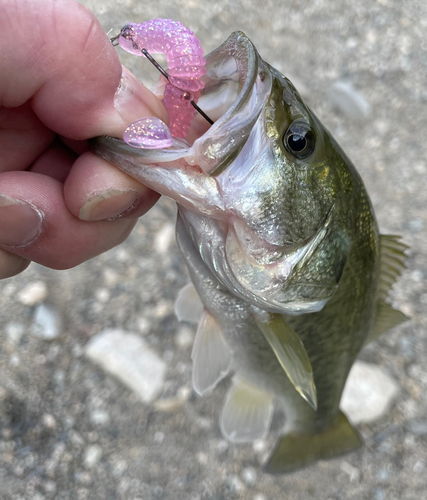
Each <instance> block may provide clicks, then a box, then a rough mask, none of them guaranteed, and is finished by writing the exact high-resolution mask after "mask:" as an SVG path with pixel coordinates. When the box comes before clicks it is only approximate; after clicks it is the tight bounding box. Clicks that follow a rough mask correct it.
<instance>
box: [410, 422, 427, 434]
mask: <svg viewBox="0 0 427 500" xmlns="http://www.w3.org/2000/svg"><path fill="white" fill-rule="evenodd" d="M406 428H407V429H408V431H409V432H412V434H417V435H418V436H425V435H427V422H409V424H408V425H407V426H406Z"/></svg>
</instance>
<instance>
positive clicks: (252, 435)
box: [220, 378, 273, 443]
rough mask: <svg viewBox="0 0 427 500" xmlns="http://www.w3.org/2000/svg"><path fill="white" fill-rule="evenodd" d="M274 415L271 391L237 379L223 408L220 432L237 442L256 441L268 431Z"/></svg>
mask: <svg viewBox="0 0 427 500" xmlns="http://www.w3.org/2000/svg"><path fill="white" fill-rule="evenodd" d="M272 414H273V397H272V396H271V394H268V393H266V392H263V391H261V390H259V389H258V388H256V387H254V386H253V385H251V384H248V383H246V382H243V381H242V380H239V379H237V378H236V379H235V380H234V382H233V385H232V387H231V388H230V390H229V392H228V394H227V397H226V400H225V404H224V408H223V409H222V413H221V418H220V427H221V431H222V433H223V435H224V436H225V437H226V438H227V439H229V440H230V441H233V442H235V443H247V442H251V441H255V440H256V439H261V438H263V437H264V436H265V435H266V434H267V432H268V429H269V428H270V423H271V418H272Z"/></svg>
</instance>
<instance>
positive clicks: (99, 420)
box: [90, 410, 110, 425]
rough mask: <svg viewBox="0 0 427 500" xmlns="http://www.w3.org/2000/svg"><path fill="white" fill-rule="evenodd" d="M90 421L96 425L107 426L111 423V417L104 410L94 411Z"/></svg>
mask: <svg viewBox="0 0 427 500" xmlns="http://www.w3.org/2000/svg"><path fill="white" fill-rule="evenodd" d="M90 421H91V422H92V423H93V424H95V425H107V424H109V423H110V415H108V413H107V412H106V411H103V410H93V411H91V413H90Z"/></svg>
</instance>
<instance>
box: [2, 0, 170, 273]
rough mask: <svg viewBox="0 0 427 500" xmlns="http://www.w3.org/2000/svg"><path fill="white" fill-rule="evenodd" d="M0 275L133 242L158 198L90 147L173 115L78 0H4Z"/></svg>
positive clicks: (63, 264)
mask: <svg viewBox="0 0 427 500" xmlns="http://www.w3.org/2000/svg"><path fill="white" fill-rule="evenodd" d="M1 10H2V12H1V15H0V32H1V34H2V36H1V39H0V75H1V78H0V278H7V277H9V276H13V275H15V274H17V273H19V272H21V271H22V270H24V269H25V268H26V267H27V266H28V264H29V262H30V261H35V262H38V263H39V264H42V265H44V266H47V267H52V268H54V269H66V268H69V267H73V266H76V265H78V264H80V263H81V262H84V261H85V260H88V259H90V258H91V257H94V256H95V255H98V254H100V253H102V252H104V251H106V250H108V249H110V248H112V247H114V246H115V245H118V244H119V243H121V242H122V241H124V240H125V239H126V237H127V236H128V235H129V233H130V232H131V230H132V228H133V227H134V225H135V223H136V220H137V218H138V217H139V216H141V215H142V214H144V213H145V212H146V211H147V210H149V209H150V208H151V207H152V205H153V204H154V203H155V202H156V201H157V199H158V194H157V193H154V192H153V191H151V190H149V189H148V188H146V187H145V186H142V185H141V184H139V183H137V182H136V181H134V180H133V179H131V178H130V177H128V176H127V175H125V174H123V173H122V172H120V171H119V170H118V169H116V168H115V167H113V166H112V165H111V164H109V163H108V162H106V161H105V160H102V159H100V158H98V157H97V156H95V155H94V153H92V152H91V151H88V147H87V139H89V138H91V137H96V136H99V135H110V136H115V137H121V136H122V134H123V131H124V129H125V128H126V126H127V125H128V124H129V123H131V122H133V121H135V120H136V119H138V118H141V117H143V116H157V117H159V118H161V119H162V120H163V121H165V122H167V121H168V117H167V115H166V112H165V110H164V108H163V105H162V103H161V102H160V100H159V99H158V98H157V97H155V96H154V95H153V94H152V93H151V92H150V91H149V90H148V89H147V88H146V87H144V86H143V85H142V83H140V82H139V81H138V80H137V79H136V78H135V77H134V76H133V75H132V74H131V73H130V72H128V71H127V70H126V69H125V68H122V66H121V64H120V62H119V59H118V57H117V55H116V52H115V49H114V48H113V47H112V45H111V43H110V41H109V39H108V37H107V36H106V35H105V33H104V32H103V29H102V27H101V25H100V24H99V22H98V21H97V19H96V18H95V17H94V15H93V14H92V13H91V12H90V11H89V10H87V9H86V8H85V7H83V6H82V5H80V4H78V3H77V2H75V1H74V0H57V1H53V0H27V1H25V0H21V1H20V2H15V1H14V0H3V2H2V9H1Z"/></svg>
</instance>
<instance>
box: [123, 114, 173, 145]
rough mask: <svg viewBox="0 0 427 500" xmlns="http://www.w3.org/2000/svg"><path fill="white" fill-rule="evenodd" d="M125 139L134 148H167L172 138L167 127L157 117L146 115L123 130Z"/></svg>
mask: <svg viewBox="0 0 427 500" xmlns="http://www.w3.org/2000/svg"><path fill="white" fill-rule="evenodd" d="M125 141H126V142H127V143H128V144H129V146H133V147H134V148H147V149H157V148H169V147H170V146H172V145H173V138H172V134H171V131H170V130H169V127H168V126H167V125H166V123H164V122H162V120H160V119H159V118H155V117H147V118H141V119H140V120H137V121H136V122H133V123H132V124H131V125H129V127H128V128H127V129H126V131H125Z"/></svg>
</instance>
